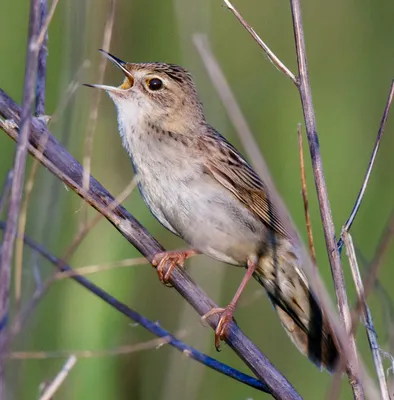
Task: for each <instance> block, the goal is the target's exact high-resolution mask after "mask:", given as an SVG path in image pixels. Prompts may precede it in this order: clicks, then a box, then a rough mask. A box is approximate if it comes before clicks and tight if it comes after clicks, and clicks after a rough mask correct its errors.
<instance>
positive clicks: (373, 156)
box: [338, 80, 394, 248]
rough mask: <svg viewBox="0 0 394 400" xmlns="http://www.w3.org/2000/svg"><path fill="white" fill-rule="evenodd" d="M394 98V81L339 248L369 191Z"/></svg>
mask: <svg viewBox="0 0 394 400" xmlns="http://www.w3.org/2000/svg"><path fill="white" fill-rule="evenodd" d="M393 96H394V80H393V81H392V82H391V86H390V92H389V96H388V99H387V102H386V107H385V108H384V112H383V117H382V120H381V121H380V126H379V131H378V135H377V136H376V141H375V146H374V148H373V150H372V154H371V158H370V159H369V163H368V168H367V172H366V174H365V177H364V181H363V184H362V185H361V189H360V192H359V193H358V195H357V199H356V202H355V203H354V206H353V209H352V212H351V213H350V216H349V218H348V220H347V221H346V223H345V225H344V226H343V228H342V233H341V238H340V239H339V241H338V247H339V248H341V247H342V243H343V240H342V239H343V234H344V232H349V230H350V228H351V226H352V224H353V222H354V219H355V218H356V215H357V212H358V210H359V209H360V206H361V202H362V200H363V197H364V193H365V191H366V189H367V185H368V181H369V178H370V176H371V172H372V168H373V166H374V163H375V159H376V155H377V153H378V150H379V146H380V141H381V139H382V135H383V132H384V128H385V126H386V122H387V117H388V115H389V111H390V107H391V103H392V101H393Z"/></svg>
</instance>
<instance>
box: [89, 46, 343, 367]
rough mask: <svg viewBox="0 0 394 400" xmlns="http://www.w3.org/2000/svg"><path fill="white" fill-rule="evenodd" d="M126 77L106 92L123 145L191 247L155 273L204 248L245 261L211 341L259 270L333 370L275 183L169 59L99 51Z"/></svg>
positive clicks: (149, 194)
mask: <svg viewBox="0 0 394 400" xmlns="http://www.w3.org/2000/svg"><path fill="white" fill-rule="evenodd" d="M102 52H103V53H104V54H105V55H106V57H108V58H109V59H110V60H111V61H112V62H113V63H114V64H115V65H116V66H117V67H119V68H120V69H121V70H122V71H123V73H124V75H125V79H124V82H123V84H122V85H121V86H119V87H112V86H105V85H87V86H92V87H96V88H99V89H104V90H106V91H107V93H108V94H109V96H110V97H111V99H112V100H113V101H114V103H115V105H116V108H117V112H118V124H119V131H120V136H121V138H122V141H123V146H124V148H125V149H126V151H127V152H128V154H129V156H130V158H131V160H132V164H133V167H134V170H135V172H136V173H138V176H139V189H140V191H141V194H142V197H143V198H144V200H145V203H146V204H147V206H148V207H149V209H150V210H151V212H152V213H153V215H154V216H155V217H156V218H157V219H158V220H159V221H160V222H161V223H162V224H163V225H164V226H165V227H166V228H167V229H168V230H170V231H171V232H173V233H174V234H176V235H178V236H180V237H181V238H182V239H184V240H185V241H186V242H187V243H188V244H189V245H190V246H191V250H187V251H175V252H167V253H163V254H159V255H157V256H156V257H155V260H154V264H155V265H157V269H158V273H159V276H160V277H161V279H162V281H164V282H165V281H166V280H167V279H168V274H169V273H171V271H170V270H171V268H170V269H169V272H168V273H167V274H166V275H164V276H163V269H164V268H163V267H164V266H165V264H166V263H167V262H170V264H171V265H172V267H173V266H175V265H177V264H178V265H183V263H184V261H185V259H187V258H188V257H190V256H192V255H194V254H198V253H203V254H206V255H208V256H211V257H213V258H215V259H217V260H219V261H223V262H226V263H229V264H233V265H237V266H241V267H246V268H247V272H246V274H245V276H244V278H243V280H242V282H241V284H240V286H239V288H238V290H237V292H236V294H235V296H234V298H233V300H232V301H231V303H230V304H229V305H228V306H227V307H226V308H224V309H214V310H212V311H211V312H210V313H208V314H209V315H211V314H213V313H219V312H220V313H221V317H220V321H219V324H218V326H217V329H216V335H215V344H216V347H217V348H218V347H219V341H220V339H223V338H224V337H225V335H226V329H227V326H228V323H229V322H230V321H231V320H232V317H233V313H234V311H235V307H236V304H237V301H238V299H239V297H240V295H241V293H242V291H243V289H244V287H245V285H246V284H247V282H248V281H249V279H250V278H251V277H252V276H253V277H254V278H255V279H256V280H257V281H258V282H259V283H260V284H261V285H262V286H263V287H264V288H265V290H266V291H267V294H268V297H269V299H270V300H271V302H272V304H273V306H274V308H275V310H276V311H277V312H278V314H279V318H280V320H281V322H282V325H283V326H284V328H285V329H286V332H287V333H288V334H289V336H290V338H291V339H292V341H293V342H294V343H295V345H296V346H297V347H298V349H299V350H300V351H301V352H302V353H304V354H305V355H307V356H308V357H309V359H310V360H311V361H313V362H314V363H315V364H316V365H317V366H319V367H320V368H322V367H324V368H326V369H328V370H330V371H333V370H334V368H335V364H336V361H337V359H338V351H337V347H336V345H335V343H334V340H333V334H332V330H331V328H330V325H329V323H328V321H327V319H326V317H325V315H324V313H323V311H322V309H321V308H320V306H319V304H318V302H317V301H316V297H315V295H314V294H313V293H312V291H311V289H310V287H309V284H308V282H307V279H306V276H305V274H304V273H303V271H302V265H301V261H300V255H299V254H298V251H297V247H296V246H295V245H294V244H293V243H292V241H291V239H290V236H289V234H288V232H287V230H286V228H285V225H284V224H283V223H282V221H281V218H280V217H279V215H278V212H277V210H276V208H275V204H273V203H272V202H271V199H270V193H269V188H268V187H267V186H266V185H265V184H264V182H263V181H262V180H261V179H260V178H259V176H258V175H257V174H256V173H255V172H254V171H253V169H252V167H251V166H250V165H249V164H248V163H247V161H246V160H245V159H244V158H243V157H242V155H241V154H240V153H239V152H238V151H237V149H235V148H234V147H233V146H232V145H231V144H230V143H229V142H227V140H226V139H225V138H224V137H223V136H221V135H220V134H219V133H218V132H217V131H216V130H215V129H214V128H212V127H211V126H210V125H209V124H208V123H207V121H206V119H205V117H204V112H203V107H202V104H201V102H200V100H199V98H198V95H197V91H196V88H195V85H194V82H193V79H192V77H191V75H190V74H189V73H188V72H187V71H186V70H185V69H184V68H182V67H180V66H177V65H170V64H164V63H146V64H133V63H126V62H123V61H121V60H120V59H118V58H116V57H114V56H113V55H111V54H109V53H106V52H104V51H102Z"/></svg>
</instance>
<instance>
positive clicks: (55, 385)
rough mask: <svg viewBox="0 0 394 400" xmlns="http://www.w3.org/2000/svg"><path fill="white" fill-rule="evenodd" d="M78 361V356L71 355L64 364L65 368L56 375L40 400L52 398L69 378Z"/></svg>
mask: <svg viewBox="0 0 394 400" xmlns="http://www.w3.org/2000/svg"><path fill="white" fill-rule="evenodd" d="M76 362H77V357H75V356H74V355H71V356H70V357H69V358H68V360H67V361H66V362H65V364H64V365H63V368H62V369H61V370H60V372H59V373H58V374H57V375H56V377H55V379H54V380H53V381H52V382H51V383H50V384H49V385H48V386H47V387H46V388H45V390H44V393H43V394H42V395H41V396H40V400H51V399H53V396H54V394H55V393H56V392H57V391H58V389H59V387H60V386H61V385H62V383H63V382H64V381H65V379H66V378H67V375H68V374H69V372H70V371H71V370H72V368H73V367H74V365H75V363H76Z"/></svg>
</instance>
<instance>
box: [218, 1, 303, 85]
mask: <svg viewBox="0 0 394 400" xmlns="http://www.w3.org/2000/svg"><path fill="white" fill-rule="evenodd" d="M224 3H225V4H226V6H227V7H228V9H229V10H230V11H231V12H232V13H233V14H234V15H235V16H236V18H237V19H238V21H239V22H240V23H241V24H242V26H243V27H244V28H245V29H246V30H247V31H248V32H249V33H250V34H251V36H252V37H253V39H254V40H255V41H256V42H257V43H258V45H259V46H260V47H261V48H262V49H263V50H264V53H265V54H266V55H267V57H268V59H269V60H270V61H271V63H272V64H273V65H275V67H276V68H277V69H279V70H280V71H282V72H283V73H284V74H285V75H286V76H287V77H288V78H290V79H291V80H292V81H293V83H294V84H295V85H297V78H296V77H295V75H294V74H293V73H292V72H291V71H290V70H289V69H288V68H287V67H286V65H285V64H283V63H282V61H280V59H279V58H278V57H277V56H276V55H275V54H274V53H273V52H272V51H271V49H270V48H269V47H268V46H267V45H266V44H265V43H264V42H263V41H262V40H261V38H260V37H259V35H258V34H257V33H256V32H255V30H254V29H253V28H252V27H251V26H250V25H249V24H248V23H247V22H246V21H245V20H244V18H243V17H242V15H241V14H240V13H239V12H238V10H237V9H236V8H235V7H234V6H233V5H232V4H231V3H230V1H229V0H224Z"/></svg>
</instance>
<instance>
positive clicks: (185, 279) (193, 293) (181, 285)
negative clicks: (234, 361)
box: [0, 89, 301, 399]
mask: <svg viewBox="0 0 394 400" xmlns="http://www.w3.org/2000/svg"><path fill="white" fill-rule="evenodd" d="M19 112H20V108H19V106H18V105H17V104H15V103H14V102H13V101H12V99H11V98H9V97H8V96H7V95H6V93H5V92H4V91H2V90H1V89H0V115H2V116H3V117H4V118H6V119H11V120H13V121H14V122H16V123H18V122H19ZM0 128H1V129H3V130H4V131H5V132H6V133H7V134H8V135H9V136H10V137H11V138H13V139H14V140H17V138H18V132H17V130H16V129H14V128H12V127H11V126H10V124H7V123H5V122H4V121H1V119H0ZM43 134H44V135H49V140H48V143H47V146H46V149H45V151H44V157H43V158H42V160H41V162H42V164H43V165H44V166H45V167H47V168H48V169H49V170H50V171H51V172H52V173H53V174H55V175H56V176H57V177H58V178H59V179H60V180H61V181H63V182H64V183H65V184H66V185H68V186H69V187H70V188H71V189H72V190H74V191H75V192H76V193H77V194H78V195H79V196H81V197H83V198H84V199H85V201H87V202H88V203H89V204H90V205H92V206H93V207H94V208H95V209H96V210H98V211H99V212H100V213H102V214H104V215H105V217H106V218H107V219H108V220H109V221H110V222H111V223H112V224H113V225H114V226H115V227H116V229H117V230H118V231H119V232H120V233H121V234H122V235H123V236H124V237H125V238H126V239H127V240H128V241H129V242H130V243H132V244H133V245H134V246H135V247H136V248H137V249H138V250H139V251H140V252H141V253H142V254H143V255H144V256H145V257H146V258H147V259H148V260H149V261H150V262H151V261H152V259H153V257H154V255H155V254H156V253H161V252H163V251H164V248H163V247H162V246H161V245H160V244H159V243H158V242H157V241H156V240H155V239H154V238H153V237H152V236H150V235H149V234H148V232H147V231H146V230H145V228H143V227H142V226H141V225H140V224H139V222H138V221H137V220H136V219H135V218H134V217H133V216H132V215H131V214H130V213H129V212H128V211H127V210H125V209H124V208H123V207H122V206H120V205H118V206H117V207H116V208H115V209H114V210H110V209H109V207H110V205H111V204H113V201H114V198H113V197H112V196H111V195H110V193H108V191H107V190H105V189H104V188H103V187H102V186H101V185H100V184H99V183H98V182H97V181H96V180H95V179H94V178H93V177H90V185H89V190H88V191H86V190H84V188H83V186H82V180H83V168H82V166H81V165H80V164H79V163H78V162H77V161H76V160H75V159H74V158H73V157H72V156H71V155H70V154H69V153H68V152H67V151H66V150H65V149H64V148H63V147H62V146H61V145H60V144H59V143H58V142H57V141H56V139H55V138H54V137H53V136H52V135H51V134H50V132H49V131H48V129H47V127H46V126H45V124H43V123H41V122H40V121H39V120H37V119H35V118H33V121H32V134H31V136H30V146H29V151H30V153H31V154H32V155H33V156H37V154H38V151H37V146H38V144H39V139H40V137H41V135H43ZM170 283H171V284H172V286H173V287H174V288H175V289H176V290H177V291H178V292H179V293H180V294H181V295H182V296H183V297H184V298H185V299H186V301H188V302H189V303H190V304H191V305H192V307H193V308H194V309H195V310H196V311H197V312H198V313H199V314H200V315H201V316H202V315H204V314H206V313H207V312H208V311H210V310H211V309H212V308H213V307H217V306H216V304H215V303H214V302H213V301H212V300H211V299H209V297H208V296H207V295H206V294H205V293H204V292H203V291H202V290H201V288H199V287H198V286H197V285H196V284H195V283H194V282H193V281H192V280H191V279H190V277H189V276H188V275H187V273H186V272H185V271H184V270H182V269H178V268H177V269H175V270H173V272H172V275H171V280H170ZM218 319H219V318H218V316H213V317H211V318H209V321H208V322H209V325H210V326H211V327H212V328H216V325H217V323H218ZM226 341H227V343H228V345H229V346H230V347H231V348H232V349H233V350H234V351H235V352H236V353H237V354H238V356H239V357H240V358H241V359H242V360H243V361H244V362H245V363H246V364H247V365H248V366H249V368H251V370H252V371H253V372H254V373H255V374H256V375H257V377H258V378H259V379H261V381H262V382H264V383H265V384H266V385H267V386H268V388H269V390H270V391H271V393H272V395H273V397H274V398H277V399H301V397H300V395H299V394H298V393H297V392H296V391H295V389H294V388H293V387H292V386H291V385H290V383H289V382H288V381H287V380H286V378H285V377H284V376H283V375H282V374H280V373H279V371H277V370H276V369H275V368H274V366H273V365H272V364H271V363H270V361H269V360H268V359H267V358H266V357H265V356H264V354H262V353H261V352H260V350H259V349H258V348H257V347H256V346H255V345H254V344H253V343H252V342H251V341H250V340H249V339H248V338H247V337H246V336H245V335H244V333H243V332H242V331H241V330H240V329H239V328H238V326H237V325H236V324H235V323H231V325H230V326H229V334H228V337H227V339H226Z"/></svg>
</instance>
